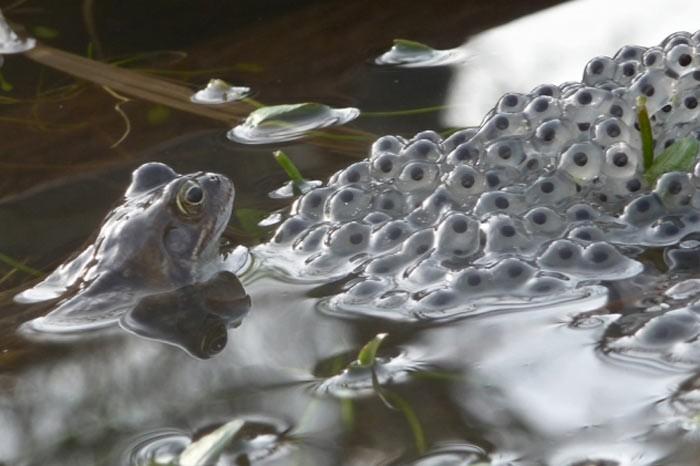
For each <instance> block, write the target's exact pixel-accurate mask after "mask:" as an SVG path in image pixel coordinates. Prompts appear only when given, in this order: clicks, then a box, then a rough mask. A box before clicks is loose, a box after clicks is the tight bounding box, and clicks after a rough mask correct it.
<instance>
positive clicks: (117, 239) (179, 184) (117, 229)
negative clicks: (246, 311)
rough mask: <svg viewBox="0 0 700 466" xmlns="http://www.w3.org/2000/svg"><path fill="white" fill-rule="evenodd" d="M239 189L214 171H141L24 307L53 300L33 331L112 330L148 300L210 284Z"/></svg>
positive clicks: (29, 293)
mask: <svg viewBox="0 0 700 466" xmlns="http://www.w3.org/2000/svg"><path fill="white" fill-rule="evenodd" d="M234 198H235V188H234V185H233V183H232V182H231V180H230V179H229V178H227V177H226V176H224V175H221V174H217V173H207V172H201V171H200V172H196V173H190V174H186V175H181V174H178V173H176V172H175V170H173V169H172V168H171V167H169V166H168V165H166V164H163V163H160V162H149V163H145V164H143V165H141V166H140V167H138V168H137V169H136V170H134V172H133V173H132V176H131V183H130V184H129V186H128V188H127V189H126V192H125V194H124V196H123V198H122V199H121V201H120V202H119V203H118V205H116V207H114V208H113V209H112V210H111V211H110V212H109V213H108V214H107V215H106V217H105V219H104V221H103V222H102V225H101V227H100V228H99V230H98V232H97V233H96V235H95V236H94V240H92V241H90V242H89V243H88V244H87V246H85V248H84V249H82V250H81V251H80V252H79V253H78V254H76V255H75V256H74V257H73V258H71V259H69V260H67V261H66V262H64V263H63V264H62V265H60V266H59V267H58V268H56V269H55V270H54V271H53V272H52V273H50V274H49V275H48V276H47V277H46V278H45V279H44V280H42V281H41V282H40V283H38V284H36V285H35V286H34V287H32V288H29V289H27V290H25V291H22V292H21V293H19V294H18V295H16V296H15V301H16V302H19V303H37V302H48V303H50V304H51V305H52V309H51V311H50V312H49V313H48V314H46V315H44V316H42V317H39V318H36V319H34V320H32V321H31V322H29V323H28V327H29V329H30V330H31V331H38V332H50V333H74V332H81V331H85V330H91V329H98V328H104V327H107V326H110V325H113V324H114V323H115V322H117V321H118V320H119V319H120V318H121V317H122V316H124V315H125V314H126V313H127V312H128V311H130V310H132V309H133V308H134V307H136V306H137V305H138V303H139V302H140V301H141V300H143V299H144V298H145V297H147V296H151V295H156V294H163V293H168V292H172V291H174V290H178V289H182V288H186V287H188V286H191V285H195V284H197V283H204V282H206V281H208V280H211V279H212V277H214V276H215V275H216V274H217V273H218V272H220V269H221V261H220V258H221V255H220V254H219V251H220V247H219V240H220V238H221V235H222V233H223V231H224V229H225V227H226V226H227V224H228V222H229V219H230V217H231V212H232V209H233V201H234Z"/></svg>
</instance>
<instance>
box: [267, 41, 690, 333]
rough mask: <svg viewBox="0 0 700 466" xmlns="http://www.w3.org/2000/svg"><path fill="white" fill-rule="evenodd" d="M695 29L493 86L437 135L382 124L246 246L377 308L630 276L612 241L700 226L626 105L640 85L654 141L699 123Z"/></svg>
mask: <svg viewBox="0 0 700 466" xmlns="http://www.w3.org/2000/svg"><path fill="white" fill-rule="evenodd" d="M697 37H698V36H697V35H695V36H691V35H690V34H687V33H676V34H674V35H672V36H670V37H669V38H667V39H665V40H664V41H663V42H662V43H661V45H660V46H658V47H651V48H648V49H647V48H643V47H623V48H622V49H620V51H619V52H618V53H617V54H615V55H614V57H613V58H609V57H597V58H594V59H593V60H591V61H590V62H589V63H588V64H587V65H586V67H585V70H584V74H583V79H582V81H581V82H580V83H565V84H563V85H561V86H554V85H541V86H538V87H537V88H535V89H533V90H532V91H531V92H530V93H527V94H516V93H509V94H506V95H505V96H503V97H502V98H501V99H500V100H499V102H498V103H497V104H496V106H495V107H494V109H493V110H491V111H490V112H489V113H488V114H487V115H486V117H485V119H484V121H483V122H482V124H481V125H480V126H478V127H474V128H467V129H464V130H461V131H458V132H456V133H454V134H452V135H451V136H450V137H448V138H446V139H442V138H441V137H440V136H439V135H438V134H436V133H434V132H431V131H425V132H422V133H419V134H417V135H415V136H414V137H413V138H411V139H409V140H406V139H404V138H401V137H397V136H384V137H381V138H379V139H378V140H377V141H375V143H374V144H373V145H372V148H371V152H370V154H369V157H368V159H367V160H365V161H362V162H359V163H356V164H354V165H351V166H350V167H348V168H346V169H344V170H341V171H339V172H338V173H336V174H335V175H334V176H333V177H331V179H330V181H329V182H328V184H327V185H326V186H325V187H323V188H320V189H317V190H314V191H311V192H309V193H307V194H306V195H304V196H302V197H301V198H300V199H299V200H298V201H297V202H296V203H295V204H294V206H293V208H292V213H291V216H290V217H289V218H288V219H287V220H286V221H285V222H284V223H283V224H282V225H281V226H280V228H279V229H278V231H277V233H276V235H275V237H274V238H273V241H272V242H271V243H270V244H268V245H265V246H263V247H262V248H259V249H258V252H259V253H260V254H262V255H264V256H266V257H268V258H269V259H270V261H271V262H272V263H273V264H276V265H279V266H281V267H282V268H284V269H286V270H287V271H288V272H289V273H291V274H293V275H296V276H298V277H300V278H307V279H323V280H328V279H339V278H341V277H343V276H346V275H348V274H350V273H353V275H352V277H353V278H352V279H351V280H349V281H348V282H347V283H346V284H345V288H344V292H343V293H341V294H340V295H337V296H335V297H333V298H332V299H331V300H330V302H329V303H326V304H327V307H328V309H330V310H334V311H338V310H343V309H344V310H346V311H349V312H350V313H351V314H352V313H357V312H360V313H367V312H369V313H371V314H372V313H374V314H376V313H377V312H378V313H379V314H380V315H382V316H384V317H388V318H404V319H405V318H408V319H420V318H435V317H449V316H450V315H453V314H459V313H462V312H473V311H478V310H479V308H480V306H481V305H483V304H485V303H490V302H499V301H500V302H504V301H505V302H507V303H508V304H509V305H510V304H512V305H517V303H518V302H519V303H520V305H527V304H528V303H531V302H532V301H533V300H534V301H536V300H537V299H538V296H545V297H548V298H549V299H551V297H552V296H554V295H557V296H566V294H567V293H579V292H581V291H582V290H581V286H582V285H587V284H588V283H590V282H592V281H597V280H601V279H605V280H617V279H622V278H626V277H631V276H634V275H636V274H638V273H639V272H640V271H641V269H642V266H641V264H640V263H638V262H637V261H636V260H634V259H633V258H631V257H627V256H626V255H625V254H624V252H626V249H624V246H627V245H632V246H670V245H675V244H677V243H679V242H680V241H681V240H682V238H684V237H685V236H687V235H688V234H690V233H694V232H698V231H699V230H700V212H699V211H698V208H699V207H700V194H698V193H697V192H696V187H697V186H699V185H700V177H698V176H697V174H688V173H678V172H674V173H667V174H665V175H663V176H662V177H661V178H660V179H659V180H658V181H657V182H656V183H655V185H654V186H649V185H648V184H647V183H646V181H645V180H644V177H643V162H642V144H641V139H640V134H639V130H638V128H637V124H636V107H635V106H636V100H637V97H639V96H644V97H646V99H647V108H648V110H649V114H650V116H651V124H652V131H653V134H654V140H655V141H657V143H656V146H655V148H654V152H655V156H658V155H659V154H660V153H661V152H662V151H663V150H664V149H665V147H666V146H668V145H670V144H671V143H673V141H675V140H677V139H678V138H681V137H687V136H691V137H698V135H700V123H697V117H698V112H700V109H698V105H697V100H698V98H700V53H699V52H698V49H697V47H698V44H697ZM696 171H700V170H696ZM618 246H623V249H620V248H619V247H618ZM300 263H301V264H303V266H302V267H299V265H298V264H300ZM481 307H483V306H481ZM375 311H376V312H375ZM385 311H390V312H385Z"/></svg>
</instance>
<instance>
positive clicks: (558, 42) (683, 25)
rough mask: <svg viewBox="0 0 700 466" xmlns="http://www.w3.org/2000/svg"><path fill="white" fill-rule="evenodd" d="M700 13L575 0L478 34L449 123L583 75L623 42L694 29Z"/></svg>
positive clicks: (667, 4)
mask: <svg viewBox="0 0 700 466" xmlns="http://www.w3.org/2000/svg"><path fill="white" fill-rule="evenodd" d="M699 16H700V4H698V3H697V2H689V1H687V0H669V1H664V2H651V3H640V2H638V1H635V0H615V1H613V2H611V1H608V0H577V1H574V2H567V3H564V4H562V5H559V6H556V7H552V8H549V9H546V10H544V11H542V12H538V13H534V14H532V15H528V16H525V17H523V18H521V19H517V20H515V21H512V22H510V23H508V24H505V25H503V26H500V27H496V28H493V29H490V30H488V31H486V32H483V33H480V34H477V35H475V36H473V37H470V38H469V40H468V41H467V42H466V43H465V44H464V48H465V49H466V51H467V53H468V54H469V55H470V56H471V57H473V58H472V59H471V60H470V61H469V62H467V63H465V64H464V65H462V66H459V67H457V69H456V70H455V74H454V77H453V81H452V84H451V86H450V88H449V92H448V96H447V100H446V103H447V104H448V106H449V107H448V109H447V110H446V111H445V112H444V114H443V115H442V118H443V121H444V123H445V124H446V125H450V126H457V127H459V126H473V125H476V124H477V123H479V122H480V121H481V119H482V118H483V116H484V115H485V114H486V112H487V111H488V110H490V109H491V107H493V104H494V102H496V100H498V98H499V97H500V96H501V95H503V94H504V93H506V92H522V93H525V92H529V91H530V90H531V89H533V88H534V87H535V86H537V85H539V84H540V83H551V84H556V85H558V84H561V83H564V82H566V81H580V80H581V69H582V67H583V65H584V64H585V63H586V62H587V61H588V60H589V59H591V58H592V57H595V56H598V55H607V54H611V53H613V51H615V50H617V49H618V48H619V47H621V46H622V45H623V44H637V45H643V46H645V47H648V46H650V45H652V44H656V43H658V42H659V41H660V40H661V39H663V38H664V37H666V36H667V35H668V34H669V33H670V32H671V31H690V32H691V33H692V32H694V31H696V30H697V29H698V27H699V26H698V22H697V19H696V18H698V17H699Z"/></svg>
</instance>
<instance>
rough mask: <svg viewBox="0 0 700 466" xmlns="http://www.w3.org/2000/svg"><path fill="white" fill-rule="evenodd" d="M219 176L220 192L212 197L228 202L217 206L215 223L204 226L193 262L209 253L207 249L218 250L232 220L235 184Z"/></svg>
mask: <svg viewBox="0 0 700 466" xmlns="http://www.w3.org/2000/svg"><path fill="white" fill-rule="evenodd" d="M205 176H209V175H202V177H201V178H204V177H205ZM217 176H218V177H219V178H218V179H219V181H218V182H217V188H218V189H217V191H219V192H217V193H216V195H215V196H212V198H216V199H226V201H225V202H222V203H221V204H220V205H219V206H217V208H216V209H215V212H213V215H214V216H215V217H216V221H215V222H212V223H205V224H202V226H201V229H200V234H199V237H198V238H197V244H196V245H195V247H194V248H193V250H192V256H191V259H192V260H196V259H197V258H198V257H201V255H202V254H205V253H207V249H212V250H217V249H218V240H219V238H220V237H221V235H222V234H223V232H224V230H225V229H226V225H228V222H229V220H230V218H231V213H232V211H233V198H234V188H233V184H232V183H231V182H230V181H228V178H225V177H221V176H219V175H217ZM222 181H223V183H222Z"/></svg>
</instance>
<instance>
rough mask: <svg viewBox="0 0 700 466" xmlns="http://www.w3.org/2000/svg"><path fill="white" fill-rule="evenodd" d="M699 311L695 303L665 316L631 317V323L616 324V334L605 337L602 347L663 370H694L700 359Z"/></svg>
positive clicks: (604, 349)
mask: <svg viewBox="0 0 700 466" xmlns="http://www.w3.org/2000/svg"><path fill="white" fill-rule="evenodd" d="M698 311H700V305H699V304H697V303H695V304H690V305H689V306H686V307H681V308H677V309H672V310H669V311H667V312H662V313H660V312H656V313H653V312H652V313H645V314H632V315H629V316H627V317H626V319H629V321H627V322H620V323H618V324H617V327H618V329H619V331H618V332H616V334H615V335H613V336H611V337H607V338H604V340H603V342H602V345H601V348H602V350H603V351H604V352H607V353H609V354H612V355H618V356H621V357H624V358H634V359H637V360H646V361H648V362H649V363H651V364H655V365H659V366H662V367H669V366H670V367H672V368H677V367H678V366H683V367H695V366H696V365H697V360H698V357H700V345H698V337H700V314H698ZM621 319H625V318H624V317H623V318H621Z"/></svg>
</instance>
